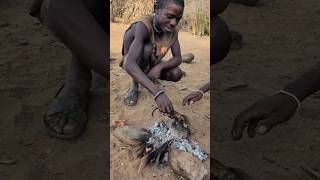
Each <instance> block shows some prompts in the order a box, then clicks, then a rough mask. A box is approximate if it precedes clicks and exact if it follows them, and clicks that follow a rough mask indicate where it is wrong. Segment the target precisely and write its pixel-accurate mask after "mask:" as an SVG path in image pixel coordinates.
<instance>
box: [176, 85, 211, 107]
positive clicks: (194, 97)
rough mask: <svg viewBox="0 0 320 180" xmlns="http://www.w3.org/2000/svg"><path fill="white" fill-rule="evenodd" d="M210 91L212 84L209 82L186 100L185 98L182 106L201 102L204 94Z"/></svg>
mask: <svg viewBox="0 0 320 180" xmlns="http://www.w3.org/2000/svg"><path fill="white" fill-rule="evenodd" d="M209 90H210V82H207V83H206V84H204V85H203V86H202V87H201V88H200V89H197V90H194V92H192V93H190V94H189V95H187V96H186V97H185V98H183V101H182V105H183V106H185V105H190V104H193V103H195V102H196V101H199V100H200V99H201V98H202V97H203V96H204V93H206V92H207V91H209Z"/></svg>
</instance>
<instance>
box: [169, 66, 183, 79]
mask: <svg viewBox="0 0 320 180" xmlns="http://www.w3.org/2000/svg"><path fill="white" fill-rule="evenodd" d="M169 76H170V80H171V81H173V82H178V81H180V80H181V78H182V71H181V69H180V68H175V69H174V70H171V71H170V73H169Z"/></svg>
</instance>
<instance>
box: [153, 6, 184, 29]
mask: <svg viewBox="0 0 320 180" xmlns="http://www.w3.org/2000/svg"><path fill="white" fill-rule="evenodd" d="M183 9H184V8H183V7H182V6H180V5H177V4H175V3H169V4H167V5H166V6H165V7H164V8H163V9H159V10H157V12H156V15H157V23H158V24H157V25H158V27H159V28H160V30H161V31H163V32H172V31H173V30H174V29H175V27H176V26H177V25H178V23H179V21H180V19H181V18H182V15H183Z"/></svg>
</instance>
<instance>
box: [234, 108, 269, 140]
mask: <svg viewBox="0 0 320 180" xmlns="http://www.w3.org/2000/svg"><path fill="white" fill-rule="evenodd" d="M262 118H263V114H262V113H259V112H258V111H256V110H255V109H253V108H248V109H246V110H244V111H242V112H240V113H239V114H238V115H237V117H236V118H235V120H234V121H233V126H232V130H231V135H232V137H233V139H234V140H238V139H241V137H242V132H243V130H244V128H245V127H246V125H247V124H248V123H250V122H252V121H259V120H260V119H262Z"/></svg>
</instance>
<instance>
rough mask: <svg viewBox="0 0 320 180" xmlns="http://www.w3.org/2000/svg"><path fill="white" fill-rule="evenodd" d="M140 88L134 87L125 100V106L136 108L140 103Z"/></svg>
mask: <svg viewBox="0 0 320 180" xmlns="http://www.w3.org/2000/svg"><path fill="white" fill-rule="evenodd" d="M138 94H139V91H138V86H135V85H132V86H131V87H130V88H129V89H128V92H127V95H126V96H125V97H124V98H123V101H124V104H126V105H127V106H135V105H136V104H137V102H138Z"/></svg>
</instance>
